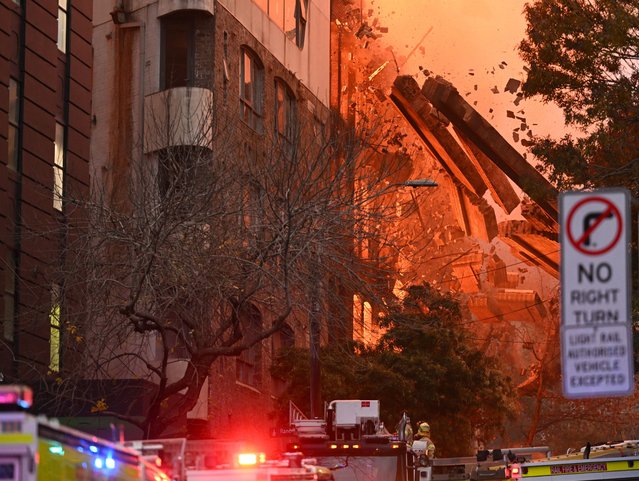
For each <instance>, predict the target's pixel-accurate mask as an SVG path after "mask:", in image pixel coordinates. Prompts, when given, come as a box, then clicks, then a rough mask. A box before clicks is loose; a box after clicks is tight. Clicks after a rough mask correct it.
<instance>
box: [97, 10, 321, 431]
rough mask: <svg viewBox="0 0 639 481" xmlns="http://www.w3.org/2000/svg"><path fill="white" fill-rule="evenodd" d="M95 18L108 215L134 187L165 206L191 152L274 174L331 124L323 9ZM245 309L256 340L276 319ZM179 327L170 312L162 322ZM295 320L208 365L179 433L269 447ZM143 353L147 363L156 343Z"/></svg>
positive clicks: (301, 331) (100, 161)
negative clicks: (281, 354) (282, 356)
mask: <svg viewBox="0 0 639 481" xmlns="http://www.w3.org/2000/svg"><path fill="white" fill-rule="evenodd" d="M93 17H94V20H93V22H94V28H93V48H94V78H93V82H94V83H93V120H94V123H93V129H92V141H91V173H92V180H93V181H94V185H95V186H96V191H97V190H100V195H101V196H103V198H104V199H107V201H108V203H110V205H116V206H117V205H124V204H127V203H130V202H131V201H130V200H127V199H128V194H129V193H128V192H127V191H128V190H129V185H130V179H131V178H132V177H136V176H138V178H141V177H145V178H151V177H152V178H154V179H155V181H156V182H157V184H156V185H155V187H154V188H153V190H154V192H155V193H154V194H152V195H156V194H157V195H159V197H160V198H162V196H163V195H168V194H166V192H167V191H171V190H172V189H173V188H174V187H175V185H176V183H175V182H176V177H175V175H176V174H175V172H177V171H178V170H180V169H181V168H182V167H180V166H178V165H177V164H180V165H181V166H184V165H185V162H187V160H186V159H188V158H193V156H194V153H197V154H196V156H197V157H198V158H200V159H203V158H208V156H212V157H214V158H219V157H220V156H222V153H223V151H224V150H225V149H226V150H228V151H229V152H230V150H231V149H239V150H237V151H234V152H233V154H232V155H231V154H229V153H227V154H224V155H228V156H229V159H230V160H229V163H228V164H227V165H226V167H225V170H228V171H229V172H230V173H231V175H233V176H235V177H240V176H242V175H244V173H243V172H244V171H243V169H245V170H246V169H248V170H250V169H251V165H257V164H260V163H268V162H272V168H271V170H272V171H275V170H277V169H282V168H283V167H282V166H281V165H278V164H277V162H276V161H275V160H274V158H275V156H279V157H280V158H281V159H282V158H283V159H286V158H292V157H293V156H294V155H295V154H293V153H292V150H293V149H295V148H296V147H295V141H294V137H295V136H296V135H297V134H298V133H299V129H300V127H299V126H300V125H302V124H304V125H307V126H308V125H311V126H313V125H314V126H315V127H314V128H317V129H320V128H321V127H322V126H323V125H324V124H325V123H326V121H327V119H328V109H329V68H328V66H329V54H330V52H329V43H330V42H329V36H330V33H329V32H330V27H329V17H330V12H329V1H328V0H280V1H270V2H266V1H252V0H240V1H229V0H222V1H215V0H187V1H178V0H128V1H126V0H125V1H120V0H117V1H100V2H94V16H93ZM288 150H290V151H291V152H288ZM276 151H277V152H276ZM221 152H222V153H221ZM147 167H148V170H145V171H144V173H141V170H140V169H141V168H144V169H146V168H147ZM262 172H265V171H262ZM221 175H222V174H221ZM224 175H227V174H224ZM232 182H233V180H232V179H229V180H228V183H232ZM249 183H250V182H249V181H248V180H247V184H249ZM227 190H228V191H229V192H231V190H232V188H231V187H230V185H229V187H228V189H227ZM220 195H222V194H220ZM238 195H239V196H240V197H244V196H245V195H246V196H247V197H248V196H250V192H247V193H244V194H242V193H240V194H238ZM222 197H223V195H222ZM133 203H135V201H133ZM235 204H237V205H238V206H240V207H237V209H238V212H237V213H236V214H233V215H235V216H236V217H239V218H240V224H242V225H243V228H247V229H248V231H247V232H249V233H250V232H251V229H252V228H254V227H253V226H254V225H255V221H254V220H253V219H252V217H253V214H251V213H249V212H244V211H241V212H240V210H241V209H242V207H241V205H242V199H239V200H238V199H236V201H235ZM235 204H234V203H233V202H231V204H230V205H235ZM132 208H133V209H135V207H132ZM234 208H236V207H231V210H232V209H234ZM222 228H223V227H222V226H220V229H222ZM229 228H230V227H229ZM232 228H236V226H234V227H232ZM241 234H242V233H241V232H239V231H238V233H237V237H238V238H240V237H241ZM231 239H232V236H229V238H228V239H227V241H228V242H231ZM246 242H248V241H246ZM246 247H247V246H246V244H245V245H244V248H246ZM227 274H228V273H227ZM229 277H230V275H229ZM166 282H167V283H168V280H167V281H166ZM247 309H248V311H247V312H246V313H244V314H242V313H240V314H241V316H245V317H246V319H244V320H243V321H242V322H248V323H249V324H250V323H255V325H256V326H257V328H256V330H259V327H260V326H262V327H263V326H266V325H267V324H268V323H270V322H272V320H273V317H277V316H274V315H273V314H272V313H268V312H265V309H261V308H258V307H256V306H251V307H248V308H247ZM181 314H184V313H183V312H181V308H180V307H179V306H177V305H176V306H175V307H174V308H173V311H171V308H169V309H168V312H167V316H172V315H174V316H176V318H177V317H180V315H181ZM298 314H299V313H298ZM302 316H303V315H302ZM295 319H300V317H299V316H298V315H293V316H291V320H287V322H286V324H285V325H284V327H283V328H282V329H281V330H279V332H277V333H276V334H275V335H274V336H272V337H269V338H267V339H264V340H263V341H261V342H259V343H258V344H256V345H254V346H252V347H250V348H249V349H246V350H244V351H243V352H241V353H240V354H239V356H231V357H225V356H222V357H219V358H217V360H216V361H215V362H214V363H213V365H212V369H211V371H210V372H209V373H206V376H207V380H206V381H205V382H204V385H203V387H202V390H201V393H200V397H199V402H198V403H197V405H196V407H195V408H194V409H193V410H191V411H190V412H189V414H188V416H187V417H188V419H178V420H177V422H176V423H175V426H176V427H175V432H176V433H180V434H184V433H185V432H188V433H189V435H192V436H200V437H208V436H211V435H214V436H216V437H229V436H232V437H243V436H246V433H256V432H258V433H260V434H259V435H268V428H269V426H271V425H272V424H273V420H272V415H273V410H274V409H275V399H276V398H277V394H278V391H279V390H280V389H281V386H282V382H283V381H282V380H280V379H277V378H275V377H274V376H272V375H271V373H270V363H271V360H272V356H273V354H274V353H276V352H277V350H278V349H279V348H280V347H287V346H294V345H297V346H304V345H307V344H308V342H309V340H308V337H309V333H308V330H307V329H306V328H305V327H304V323H303V322H301V321H299V322H297V321H296V320H295ZM247 332H249V333H250V332H252V331H251V328H250V327H249V329H248V331H247ZM132 339H133V338H132ZM131 342H133V343H135V342H137V341H136V340H133V341H131ZM145 342H146V343H147V344H148V345H149V346H151V347H150V349H151V350H153V349H154V347H153V346H155V345H156V344H157V343H158V342H159V340H158V339H157V338H154V337H153V336H151V337H149V338H147V339H146V340H145ZM123 345H126V342H124V344H123ZM185 349H186V346H184V345H176V348H175V349H173V350H172V352H171V354H170V356H169V366H168V369H167V372H168V381H169V382H171V381H174V380H176V379H179V378H180V376H183V375H184V373H185V370H186V369H188V366H189V364H190V360H189V358H188V356H184V355H183V354H184V353H185ZM123 350H124V347H123ZM149 355H150V356H151V357H153V353H151V354H149ZM138 367H139V369H138ZM143 371H144V366H137V367H136V366H135V363H133V364H131V365H126V366H123V365H112V366H111V369H110V372H109V375H111V376H113V377H118V376H119V377H121V378H123V379H124V378H130V377H135V375H136V373H137V374H140V373H142V372H143ZM153 382H157V380H154V381H153ZM255 425H259V426H260V428H259V429H258V430H257V431H256V430H255V429H254V427H255ZM252 436H253V437H254V436H255V434H252Z"/></svg>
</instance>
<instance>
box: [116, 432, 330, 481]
mask: <svg viewBox="0 0 639 481" xmlns="http://www.w3.org/2000/svg"><path fill="white" fill-rule="evenodd" d="M125 445H127V446H130V447H133V448H134V449H135V450H136V451H139V452H141V453H142V454H144V455H145V456H148V457H151V458H161V459H162V466H163V468H164V470H165V471H166V472H167V474H169V476H170V478H171V479H172V480H175V481H334V480H333V476H332V473H331V471H330V470H329V469H326V468H324V467H321V466H318V465H317V463H316V462H315V460H314V459H308V458H305V457H304V456H303V455H302V453H283V454H281V455H279V456H278V457H277V459H268V458H267V456H266V454H265V453H262V452H256V451H254V450H248V449H247V448H248V446H247V445H246V443H244V442H241V441H230V440H226V441H224V440H218V439H211V440H186V439H182V438H176V439H157V440H144V441H129V442H126V443H125Z"/></svg>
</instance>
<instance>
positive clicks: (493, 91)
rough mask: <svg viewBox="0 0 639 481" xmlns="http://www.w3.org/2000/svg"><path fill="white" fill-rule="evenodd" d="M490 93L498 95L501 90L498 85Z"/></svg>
mask: <svg viewBox="0 0 639 481" xmlns="http://www.w3.org/2000/svg"><path fill="white" fill-rule="evenodd" d="M490 91H491V92H492V93H494V94H498V93H499V89H498V88H497V85H495V86H494V87H493V88H491V89H490Z"/></svg>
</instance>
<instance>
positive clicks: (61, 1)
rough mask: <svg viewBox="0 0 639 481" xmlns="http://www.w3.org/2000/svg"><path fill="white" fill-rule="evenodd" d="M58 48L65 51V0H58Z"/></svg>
mask: <svg viewBox="0 0 639 481" xmlns="http://www.w3.org/2000/svg"><path fill="white" fill-rule="evenodd" d="M57 45H58V50H60V51H61V52H66V51H67V0H58V42H57Z"/></svg>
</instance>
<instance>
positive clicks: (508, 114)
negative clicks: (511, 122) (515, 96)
mask: <svg viewBox="0 0 639 481" xmlns="http://www.w3.org/2000/svg"><path fill="white" fill-rule="evenodd" d="M506 117H508V118H509V119H514V118H515V112H513V111H512V110H506Z"/></svg>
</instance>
